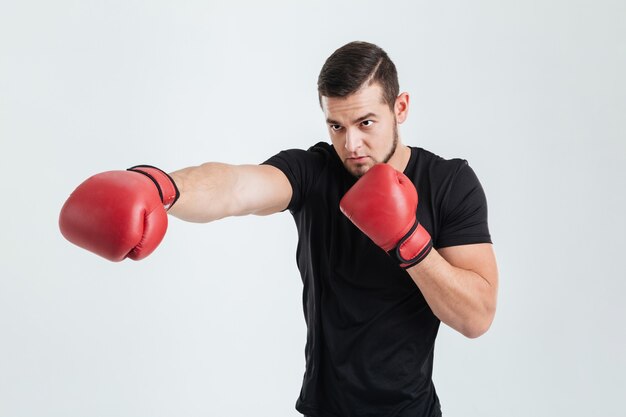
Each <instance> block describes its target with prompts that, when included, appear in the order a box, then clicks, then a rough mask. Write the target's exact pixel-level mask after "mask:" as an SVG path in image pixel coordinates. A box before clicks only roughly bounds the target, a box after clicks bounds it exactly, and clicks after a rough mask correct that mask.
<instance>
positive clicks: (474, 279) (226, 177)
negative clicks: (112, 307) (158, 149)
mask: <svg viewBox="0 0 626 417" xmlns="http://www.w3.org/2000/svg"><path fill="white" fill-rule="evenodd" d="M382 97H383V96H382V91H381V88H380V86H379V85H378V84H373V85H366V86H364V87H362V88H361V89H359V90H358V91H356V92H355V93H353V94H351V95H350V96H348V97H342V98H339V97H322V100H321V103H322V111H323V112H324V117H325V119H326V124H327V127H328V132H329V135H330V139H331V142H332V144H333V147H334V148H335V151H336V152H337V154H338V155H339V157H340V159H341V161H342V162H343V165H344V166H345V168H346V169H347V170H348V171H349V172H350V173H352V174H353V175H354V176H356V177H360V176H362V175H363V174H365V173H366V172H367V171H368V170H369V169H370V168H371V167H372V166H374V165H375V164H376V163H379V162H386V163H388V164H390V165H391V166H393V167H394V168H395V169H396V170H398V171H403V170H404V169H405V168H406V166H407V164H408V161H409V158H410V154H411V151H410V148H409V147H408V146H406V145H404V144H403V143H402V140H401V138H400V136H399V134H398V126H399V125H400V124H401V123H403V122H404V121H405V120H406V118H407V116H408V110H409V95H408V94H407V93H402V94H400V95H399V96H398V97H397V98H396V100H395V103H393V106H392V107H393V108H392V107H391V106H389V104H387V103H385V102H383V100H382ZM170 175H171V176H172V178H173V179H174V181H175V182H176V184H177V185H178V188H179V190H180V192H181V196H180V199H179V200H178V202H177V203H176V205H174V207H172V209H170V211H169V214H171V215H173V216H176V217H178V218H181V219H183V220H187V221H192V222H209V221H213V220H217V219H220V218H223V217H227V216H242V215H248V214H256V215H268V214H272V213H277V212H280V211H282V210H284V209H285V208H286V207H287V205H288V204H289V202H290V200H291V195H292V189H291V185H290V183H289V180H287V177H286V176H285V175H284V174H283V173H282V171H280V170H279V169H277V168H275V167H272V166H267V165H228V164H221V163H206V164H202V165H200V166H197V167H189V168H185V169H182V170H180V171H176V172H173V173H171V174H170ZM407 272H408V273H409V275H410V276H411V278H412V279H413V281H414V282H415V284H416V285H417V286H418V287H419V289H420V290H421V292H422V294H423V295H424V298H425V299H426V301H427V302H428V304H429V306H430V308H431V309H432V311H433V313H434V314H435V315H436V316H437V317H438V318H439V319H440V320H441V321H442V322H443V323H445V324H447V325H448V326H450V327H452V328H453V329H455V330H457V331H458V332H459V333H461V334H463V335H465V336H466V337H469V338H475V337H478V336H480V335H482V334H484V333H485V332H486V331H487V330H488V329H489V327H490V326H491V323H492V321H493V318H494V315H495V311H496V301H497V292H498V269H497V264H496V258H495V253H494V251H493V247H492V245H491V244H487V243H484V244H474V245H459V246H451V247H446V248H440V249H439V250H435V249H433V250H431V252H430V253H429V255H428V256H427V257H426V258H425V259H424V260H423V261H422V262H420V263H419V264H417V265H415V266H413V267H411V268H410V269H408V270H407Z"/></svg>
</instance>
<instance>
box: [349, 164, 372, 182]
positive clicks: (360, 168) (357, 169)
mask: <svg viewBox="0 0 626 417" xmlns="http://www.w3.org/2000/svg"><path fill="white" fill-rule="evenodd" d="M372 166H374V164H358V165H350V166H348V165H346V164H345V163H344V167H345V168H346V170H348V172H349V173H350V174H352V175H353V176H355V177H357V178H360V177H362V176H363V175H365V173H366V172H367V171H369V169H370V168H371V167H372Z"/></svg>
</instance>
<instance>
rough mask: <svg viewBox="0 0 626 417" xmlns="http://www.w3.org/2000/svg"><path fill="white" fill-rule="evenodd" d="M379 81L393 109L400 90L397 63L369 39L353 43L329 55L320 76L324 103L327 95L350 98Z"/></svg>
mask: <svg viewBox="0 0 626 417" xmlns="http://www.w3.org/2000/svg"><path fill="white" fill-rule="evenodd" d="M375 83H379V84H380V86H381V87H382V90H383V102H385V103H386V104H388V105H389V107H390V108H391V109H392V110H393V107H394V104H395V101H396V97H398V94H399V93H400V86H399V84H398V73H397V71H396V66H395V65H394V63H393V62H392V61H391V59H389V56H388V55H387V53H386V52H385V51H384V50H383V49H382V48H380V47H379V46H377V45H374V44H372V43H368V42H361V41H355V42H350V43H348V44H346V45H344V46H342V47H341V48H339V49H337V50H336V51H335V52H333V54H332V55H331V56H329V57H328V59H327V60H326V62H325V63H324V66H323V67H322V70H321V71H320V74H319V77H318V79H317V93H318V99H319V102H320V106H321V104H322V96H324V97H347V96H349V95H350V94H352V93H355V92H356V91H357V90H358V89H360V88H361V87H362V86H366V85H372V84H375Z"/></svg>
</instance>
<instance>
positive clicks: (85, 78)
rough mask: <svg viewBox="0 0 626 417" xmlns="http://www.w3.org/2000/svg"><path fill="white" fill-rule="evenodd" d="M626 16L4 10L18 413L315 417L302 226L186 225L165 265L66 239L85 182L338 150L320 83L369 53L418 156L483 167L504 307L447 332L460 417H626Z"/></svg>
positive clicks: (564, 8) (2, 394) (5, 291)
mask: <svg viewBox="0 0 626 417" xmlns="http://www.w3.org/2000/svg"><path fill="white" fill-rule="evenodd" d="M625 16H626V3H624V2H623V1H550V0H548V1H546V0H542V1H534V0H531V1H487V0H482V1H473V2H465V1H446V2H432V1H429V2H426V1H404V2H395V1H385V2H370V1H351V2H339V1H318V2H312V1H299V2H296V1H293V2H287V1H284V2H279V1H263V2H252V1H250V2H242V1H231V2H212V1H176V2H174V1H172V2H165V1H106V2H96V1H69V0H57V1H53V2H52V1H35V0H22V1H11V2H9V1H4V2H2V3H1V4H0V141H1V147H0V170H1V172H0V174H1V178H2V181H1V185H0V187H1V194H2V208H1V209H0V210H1V211H2V217H1V218H2V227H1V231H0V244H1V247H0V249H1V250H0V274H1V275H0V416H2V417H9V416H10V417H18V416H63V417H70V416H90V417H97V416H151V417H157V416H247V415H255V416H297V415H299V414H298V413H297V412H296V411H295V409H294V403H295V400H296V398H297V396H298V394H299V390H300V384H301V381H302V375H303V371H304V355H303V352H304V343H305V324H304V319H303V314H302V307H301V281H300V277H299V274H298V271H297V269H296V265H295V242H296V231H295V227H294V224H293V220H292V219H291V217H290V216H289V214H288V213H282V214H278V215H275V216H270V217H246V218H231V219H226V220H223V221H219V222H215V223H211V224H205V225H197V224H188V223H184V222H182V221H179V220H177V219H171V221H170V227H169V230H168V234H167V236H166V238H165V240H164V241H163V243H162V244H161V246H160V247H159V248H158V249H157V250H156V251H155V253H154V254H153V255H152V256H150V257H149V258H148V259H146V260H144V261H141V262H132V261H124V262H122V263H118V264H114V263H110V262H108V261H105V260H103V259H101V258H99V257H97V256H95V255H93V254H91V253H88V252H86V251H84V250H82V249H79V248H77V247H75V246H73V245H71V244H69V243H68V242H66V241H65V240H64V239H63V238H62V236H61V235H60V233H59V231H58V227H57V216H58V212H59V210H60V208H61V205H62V204H63V202H64V200H65V199H66V198H67V196H68V195H69V194H70V192H71V191H72V190H73V189H74V188H75V187H76V186H77V185H78V184H79V183H80V182H82V181H83V180H84V179H85V178H87V177H88V176H90V175H92V174H94V173H97V172H101V171H104V170H110V169H124V168H126V167H128V166H131V165H135V164H140V163H149V164H153V165H156V166H159V167H161V168H163V169H166V170H169V171H172V170H175V169H179V168H182V167H185V166H189V165H195V164H199V163H202V162H205V161H222V162H228V163H259V162H261V161H263V160H265V159H266V158H268V157H269V156H271V155H273V154H274V153H276V152H278V151H279V150H281V149H284V148H307V147H308V146H310V145H311V144H313V143H315V142H317V141H319V140H326V138H327V135H326V132H325V127H324V120H323V117H322V113H321V111H320V110H319V107H318V104H317V96H316V81H317V74H318V72H319V69H320V68H321V66H322V64H323V62H324V60H325V59H326V57H327V56H328V55H330V53H332V52H333V51H334V50H335V49H336V48H338V47H340V46H341V45H343V44H345V43H347V42H349V41H352V40H366V41H370V42H374V43H377V44H379V45H380V46H382V47H383V48H384V49H385V50H386V51H387V52H388V53H389V55H390V56H391V58H392V59H393V60H394V61H395V63H396V65H397V67H398V71H399V75H400V83H401V89H402V90H403V91H408V92H409V93H410V94H411V110H410V117H409V119H408V121H407V122H406V123H405V124H404V125H403V126H402V129H401V135H402V137H403V140H404V142H405V143H407V144H410V145H416V146H421V147H424V148H426V149H429V150H431V151H433V152H435V153H437V154H439V155H441V156H443V157H446V158H452V157H462V158H466V159H468V160H469V162H470V165H471V166H472V167H473V168H474V170H475V171H476V173H477V174H478V176H479V178H480V179H481V181H482V184H483V186H484V188H485V190H486V193H487V197H488V201H489V209H490V226H491V232H492V237H493V240H494V243H495V249H496V252H497V255H498V261H499V267H500V274H501V289H500V297H499V306H498V312H497V316H496V320H495V322H494V324H493V326H492V328H491V330H490V331H489V332H488V333H487V334H486V335H484V336H483V337H481V338H479V339H475V340H470V339H466V338H464V337H463V336H461V335H460V334H457V333H455V332H454V331H452V330H450V329H449V328H446V327H445V326H442V330H441V333H440V337H439V338H438V340H437V350H436V356H435V374H434V379H435V384H436V387H437V390H438V393H439V396H440V398H441V401H442V405H443V411H444V415H445V416H446V417H451V416H459V417H461V416H463V417H467V416H476V417H485V416H493V417H502V416H520V417H522V416H568V417H574V416H585V417H587V416H603V417H611V416H623V415H624V404H623V394H624V392H625V391H626V356H625V355H624V351H625V345H626V326H625V325H624V319H625V317H626V309H625V307H624V292H625V290H626V284H625V283H624V279H625V274H624V270H623V259H624V250H625V249H626V248H625V244H624V234H625V232H626V224H625V223H626V222H625V220H624V211H625V210H624V206H625V202H626V201H625V200H626V198H625V190H626V169H625V167H624V166H625V163H626V121H625V115H626V81H625V77H624V74H626V25H625V24H624V18H625Z"/></svg>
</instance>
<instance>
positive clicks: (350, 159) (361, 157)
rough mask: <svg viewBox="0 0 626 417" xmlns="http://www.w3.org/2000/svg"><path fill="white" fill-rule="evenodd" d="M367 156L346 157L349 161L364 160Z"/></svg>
mask: <svg viewBox="0 0 626 417" xmlns="http://www.w3.org/2000/svg"><path fill="white" fill-rule="evenodd" d="M367 158H368V157H367V156H353V157H349V158H347V161H350V162H357V163H358V162H365V160H366V159H367Z"/></svg>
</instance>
